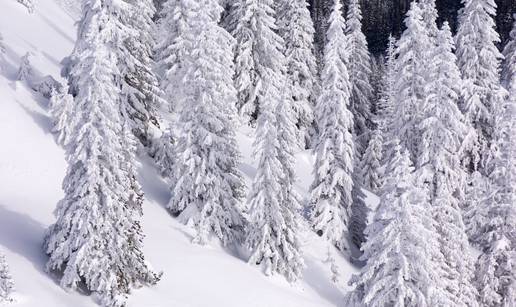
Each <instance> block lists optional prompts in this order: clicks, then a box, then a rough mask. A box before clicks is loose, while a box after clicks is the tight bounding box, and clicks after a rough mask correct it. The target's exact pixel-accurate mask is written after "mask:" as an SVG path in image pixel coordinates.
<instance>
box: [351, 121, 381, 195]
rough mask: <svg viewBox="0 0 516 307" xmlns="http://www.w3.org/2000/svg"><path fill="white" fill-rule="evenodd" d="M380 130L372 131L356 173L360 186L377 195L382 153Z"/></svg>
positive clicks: (379, 183) (379, 185) (379, 184)
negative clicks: (357, 173)
mask: <svg viewBox="0 0 516 307" xmlns="http://www.w3.org/2000/svg"><path fill="white" fill-rule="evenodd" d="M380 129H381V128H380V127H378V128H376V129H375V130H373V132H372V135H371V138H370V139H369V145H368V146H367V148H366V151H365V153H364V155H363V156H362V160H361V161H360V164H359V167H358V170H357V172H359V173H360V175H359V178H360V179H361V180H362V182H361V183H362V186H363V187H364V188H366V189H368V190H369V191H371V192H373V193H377V192H378V190H379V188H380V187H381V185H382V182H381V180H382V170H381V167H382V161H383V157H382V151H383V142H384V141H383V136H382V131H381V130H380Z"/></svg>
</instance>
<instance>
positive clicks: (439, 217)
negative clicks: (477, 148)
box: [417, 22, 478, 306]
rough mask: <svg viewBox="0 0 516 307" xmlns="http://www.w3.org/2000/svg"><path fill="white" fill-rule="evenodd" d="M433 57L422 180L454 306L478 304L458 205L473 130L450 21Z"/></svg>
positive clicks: (422, 143)
mask: <svg viewBox="0 0 516 307" xmlns="http://www.w3.org/2000/svg"><path fill="white" fill-rule="evenodd" d="M436 46H437V47H436V48H434V51H433V54H431V56H432V58H433V61H432V65H434V66H433V67H430V68H429V70H430V71H431V74H430V75H429V77H428V80H429V82H428V83H427V85H426V87H427V90H426V93H427V97H426V99H425V101H424V103H423V106H422V108H421V119H422V120H421V123H420V125H419V127H418V128H419V129H420V130H421V136H422V138H421V140H420V141H419V150H418V152H419V156H418V157H417V168H418V169H417V174H418V175H417V176H418V181H419V182H421V183H420V184H422V186H423V187H424V188H425V189H426V190H427V191H428V195H429V200H430V202H431V204H432V212H433V216H434V219H435V228H436V230H437V233H438V235H439V238H438V240H439V246H440V250H441V252H442V253H443V256H444V258H443V259H444V260H443V261H442V263H440V266H441V267H442V270H443V278H442V279H441V282H442V283H443V285H444V286H445V289H446V291H447V292H449V293H448V296H449V297H450V298H451V299H452V301H453V302H454V304H453V306H478V303H477V293H476V289H475V288H474V287H473V284H472V279H473V259H472V257H471V256H470V255H469V253H465V252H464V251H467V250H469V243H468V238H467V236H466V232H465V226H464V223H463V219H462V212H461V210H460V207H459V199H458V195H459V194H460V193H461V190H462V187H463V186H464V183H463V178H465V177H466V176H465V175H466V174H465V173H464V171H463V168H462V166H461V163H460V157H459V156H458V154H457V153H458V152H459V150H460V147H461V144H462V141H463V139H464V138H465V136H466V135H467V133H468V126H467V125H466V120H465V119H464V117H463V115H462V113H461V112H460V110H459V108H458V100H459V95H460V84H461V83H460V73H459V69H458V67H457V66H456V57H455V55H454V54H453V49H454V43H453V37H452V34H451V30H450V27H449V26H448V23H446V22H445V23H444V25H443V27H442V29H441V31H440V32H439V33H438V34H437V38H436Z"/></svg>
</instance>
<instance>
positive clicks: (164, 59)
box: [156, 0, 192, 112]
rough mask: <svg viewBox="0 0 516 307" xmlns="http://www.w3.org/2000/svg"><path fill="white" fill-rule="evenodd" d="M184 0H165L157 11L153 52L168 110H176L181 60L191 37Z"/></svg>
mask: <svg viewBox="0 0 516 307" xmlns="http://www.w3.org/2000/svg"><path fill="white" fill-rule="evenodd" d="M187 7H188V1H187V0H167V1H166V2H165V3H164V4H163V8H162V10H161V12H160V14H159V15H160V19H159V21H158V25H157V29H158V31H157V32H158V34H157V35H156V36H157V38H156V39H157V41H158V43H157V46H156V54H157V60H158V72H159V75H160V77H161V78H160V79H161V88H162V90H163V91H164V98H165V100H167V102H168V109H169V110H170V111H174V112H179V111H180V107H181V106H180V105H179V100H181V97H182V96H183V93H180V92H179V89H180V88H182V86H181V84H182V79H181V78H182V76H183V75H184V67H183V59H185V57H186V53H187V50H189V49H190V48H191V42H190V41H191V39H192V38H191V37H190V35H189V31H190V30H189V28H188V22H187V15H186V12H187Z"/></svg>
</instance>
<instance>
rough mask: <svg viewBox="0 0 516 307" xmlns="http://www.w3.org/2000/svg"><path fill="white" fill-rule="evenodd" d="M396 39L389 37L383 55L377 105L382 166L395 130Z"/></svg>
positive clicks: (387, 156)
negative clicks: (381, 77) (382, 71)
mask: <svg viewBox="0 0 516 307" xmlns="http://www.w3.org/2000/svg"><path fill="white" fill-rule="evenodd" d="M396 62H397V59H396V39H395V38H394V37H393V36H390V37H389V44H388V46H387V51H386V55H385V75H384V76H383V79H382V85H381V91H380V95H379V96H380V99H379V100H378V105H377V111H376V112H377V118H378V119H377V125H378V128H379V129H380V131H381V135H382V137H383V141H384V143H383V145H382V157H383V159H382V166H384V165H386V164H387V163H388V162H389V161H390V157H391V149H392V146H391V145H392V144H391V142H392V140H394V139H395V136H396V134H395V131H393V129H392V127H393V124H394V123H395V119H396V118H395V117H394V113H393V112H394V106H395V105H396V104H395V100H394V99H396V92H395V80H396V74H397V70H396Z"/></svg>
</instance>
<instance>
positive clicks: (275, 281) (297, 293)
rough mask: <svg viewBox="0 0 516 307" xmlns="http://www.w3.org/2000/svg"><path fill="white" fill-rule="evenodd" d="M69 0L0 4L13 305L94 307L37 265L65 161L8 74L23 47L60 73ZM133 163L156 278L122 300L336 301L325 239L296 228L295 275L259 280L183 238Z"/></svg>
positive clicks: (140, 305)
mask: <svg viewBox="0 0 516 307" xmlns="http://www.w3.org/2000/svg"><path fill="white" fill-rule="evenodd" d="M74 1H75V0H38V1H37V3H36V12H35V13H34V14H28V12H27V10H26V9H25V8H24V7H23V6H21V5H20V4H19V3H18V2H17V1H16V0H1V1H0V33H1V34H2V35H3V37H4V45H5V47H6V54H5V61H4V63H2V65H3V67H2V72H1V73H0V139H1V143H2V145H1V146H0V249H2V250H3V251H4V252H5V254H6V257H7V260H8V263H9V264H10V267H11V272H12V274H13V276H14V279H15V282H16V294H15V295H16V302H15V303H14V304H12V305H13V306H33V307H36V306H37V307H71V306H73V307H80V306H96V305H95V303H94V302H93V301H92V299H91V298H90V297H89V296H88V295H87V293H80V292H79V291H77V292H66V291H65V290H63V289H62V288H61V287H60V286H59V284H58V282H57V281H56V279H55V278H54V277H52V276H51V275H49V274H47V273H46V272H45V263H46V260H47V257H46V255H45V254H44V253H43V251H42V248H41V245H42V240H43V236H44V233H45V230H46V228H47V227H48V226H49V225H50V224H51V223H52V222H53V221H54V217H53V210H54V208H55V206H56V203H57V202H58V201H59V200H60V199H61V197H62V195H63V193H62V191H61V181H62V178H63V177H64V174H65V170H66V163H65V160H64V151H63V150H62V148H60V147H59V146H58V145H57V144H56V142H55V140H54V136H53V135H52V134H51V133H50V127H51V125H50V119H49V117H48V110H47V105H48V101H47V99H45V98H43V97H42V96H41V95H40V94H38V93H35V92H34V91H32V90H31V89H30V88H29V87H28V86H27V85H26V84H25V83H24V82H20V81H16V73H17V70H18V67H19V63H20V57H22V56H23V55H25V54H26V53H27V52H30V53H31V57H30V59H31V63H32V65H33V68H34V74H35V75H37V76H43V75H49V74H50V75H52V76H53V77H54V78H56V79H58V80H60V77H59V72H60V64H59V63H60V62H61V60H62V59H63V58H64V57H65V56H67V55H68V54H69V53H70V52H71V50H72V48H73V42H74V37H75V20H74V18H76V16H77V7H76V6H74V5H73V4H74ZM249 136H252V133H251V132H250V131H242V132H241V133H239V143H240V145H241V150H242V153H243V155H244V159H243V164H242V171H243V172H244V173H245V175H246V176H247V177H248V178H247V179H248V182H250V180H251V177H252V176H253V175H254V173H255V169H254V166H253V165H254V162H253V160H252V158H251V144H252V139H251V138H250V137H249ZM141 160H142V161H141V165H140V167H139V170H140V172H139V174H140V175H139V176H140V182H141V184H142V185H143V188H144V191H145V193H146V194H145V195H146V201H145V204H144V231H145V233H146V236H147V237H146V240H145V253H146V256H147V259H148V260H149V262H150V263H151V264H152V265H153V267H154V268H155V269H156V270H157V271H163V272H164V275H163V278H162V280H161V281H160V283H159V284H158V285H157V286H155V287H151V288H142V289H138V290H135V291H134V293H133V294H132V295H131V297H130V299H129V304H128V305H129V307H166V306H174V307H187V306H192V307H193V306H225V307H230V306H235V307H237V306H238V307H239V306H248V307H249V306H260V307H264V306H280V307H288V306H292V307H304V306H314V307H324V306H337V305H341V303H342V298H343V295H344V293H345V291H346V286H345V285H346V283H347V280H348V279H349V276H350V274H351V273H353V272H355V271H356V268H354V267H353V266H352V265H351V264H350V263H349V262H348V261H347V260H346V259H345V258H344V257H343V256H341V255H339V254H338V252H337V251H334V254H335V255H337V256H336V258H337V264H338V265H339V267H340V270H341V272H342V278H341V281H340V283H339V284H338V285H335V284H333V283H332V282H331V280H330V271H329V268H328V264H327V263H326V262H325V260H326V253H327V249H328V246H327V245H326V243H325V242H323V241H322V240H320V239H319V238H318V237H317V236H315V235H314V234H313V233H310V232H308V231H307V232H305V233H303V242H304V253H305V262H306V265H307V267H306V269H305V272H304V279H303V280H302V281H301V282H299V283H297V284H295V285H290V284H288V283H287V282H286V281H285V280H284V279H283V278H282V277H281V276H273V277H266V276H265V275H263V274H262V273H261V272H260V270H259V268H257V267H254V266H250V265H248V264H247V263H246V261H245V255H240V254H239V253H238V252H236V251H233V252H231V251H227V250H225V249H223V248H221V247H220V246H219V245H218V243H217V242H215V241H214V242H212V244H211V245H208V246H198V245H194V244H192V243H191V242H190V241H191V238H192V235H193V234H192V230H191V229H190V228H189V227H187V226H184V225H182V224H180V223H178V222H177V221H176V220H175V219H174V218H173V217H171V216H170V215H169V214H168V213H167V211H166V210H165V209H164V206H165V204H166V203H167V202H168V199H169V191H168V186H167V184H166V182H164V181H163V180H162V179H161V178H160V177H159V175H158V174H157V172H156V170H155V169H154V167H153V166H152V163H151V162H150V160H149V159H148V158H142V159H141ZM311 164H312V158H311V156H310V155H309V154H307V153H299V154H298V162H297V170H298V175H299V182H298V187H299V191H300V193H302V195H306V189H307V187H308V185H309V184H310V180H311V179H310V178H311V174H310V173H311V169H312V166H311ZM371 200H372V201H374V197H372V196H371Z"/></svg>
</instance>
